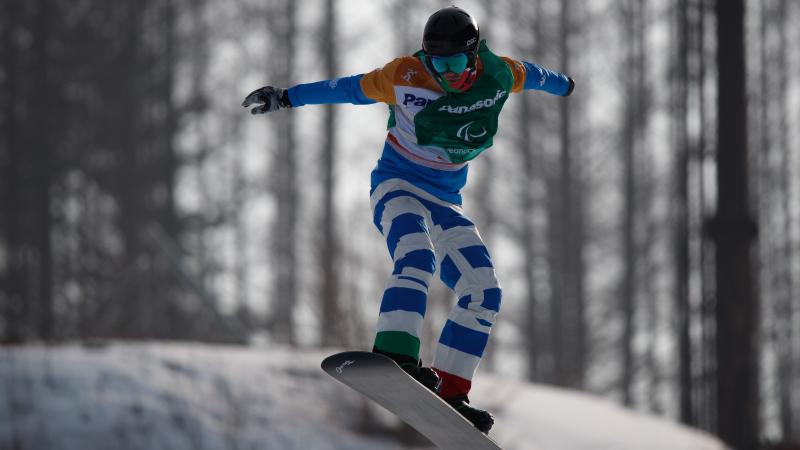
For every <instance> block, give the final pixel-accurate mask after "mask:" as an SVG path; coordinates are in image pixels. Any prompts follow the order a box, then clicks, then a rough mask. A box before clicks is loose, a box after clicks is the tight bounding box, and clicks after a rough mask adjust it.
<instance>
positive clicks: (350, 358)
mask: <svg viewBox="0 0 800 450" xmlns="http://www.w3.org/2000/svg"><path fill="white" fill-rule="evenodd" d="M322 370H324V371H325V372H327V373H328V375H330V376H332V377H333V378H336V379H337V380H339V381H340V382H342V383H344V384H346V385H347V386H349V387H350V388H352V389H354V390H356V391H358V392H360V393H362V394H364V395H366V396H367V397H369V398H370V399H371V400H373V401H374V402H375V403H377V404H378V405H380V406H382V407H383V408H385V409H387V410H388V411H389V412H391V413H393V414H394V415H396V416H397V417H399V418H400V419H402V420H403V421H404V422H405V423H407V424H409V425H411V426H412V427H414V429H416V430H417V431H419V432H420V433H421V434H422V435H424V436H425V437H426V438H428V439H429V440H430V441H431V442H433V443H434V444H436V445H437V446H438V447H439V448H441V449H445V450H451V449H452V450H502V449H501V448H500V446H498V445H497V444H496V443H495V442H494V441H493V440H492V439H490V438H489V436H487V435H485V434H484V433H482V432H481V431H479V430H478V429H477V428H475V426H473V425H472V423H471V422H470V421H468V420H467V419H465V418H464V417H463V416H462V415H461V414H459V413H458V412H457V411H456V410H455V409H453V408H452V407H451V406H450V405H448V404H447V403H446V402H445V401H444V400H442V399H441V398H440V397H439V396H438V395H436V394H434V393H433V392H431V391H430V390H428V388H426V387H425V386H423V385H422V384H420V383H419V382H418V381H417V380H415V379H414V378H412V377H411V376H410V375H408V374H407V373H406V372H405V371H404V370H403V369H401V368H400V366H398V365H397V363H395V362H394V361H393V360H392V359H391V358H388V357H386V356H383V355H380V354H377V353H372V352H362V351H349V352H343V353H337V354H335V355H331V356H329V357H327V358H325V359H324V360H323V361H322Z"/></svg>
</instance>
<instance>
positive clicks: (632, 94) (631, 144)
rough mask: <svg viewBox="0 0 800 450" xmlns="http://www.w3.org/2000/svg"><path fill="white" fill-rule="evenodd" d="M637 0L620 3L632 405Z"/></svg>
mask: <svg viewBox="0 0 800 450" xmlns="http://www.w3.org/2000/svg"><path fill="white" fill-rule="evenodd" d="M636 3H638V2H637V1H635V0H634V1H629V2H626V3H625V4H624V6H622V8H623V10H622V21H623V27H624V29H625V30H626V35H628V36H630V37H631V39H630V44H629V45H630V47H629V48H628V49H627V56H626V61H627V63H626V64H624V67H625V69H624V72H625V73H626V74H627V75H626V79H627V82H626V83H625V85H627V86H631V87H629V88H627V89H626V91H627V94H626V100H625V122H624V124H623V130H622V145H621V149H622V163H623V169H622V170H623V191H622V192H623V198H624V206H623V208H624V209H623V212H622V213H623V225H622V245H623V250H622V253H623V264H624V269H623V270H624V272H623V275H622V277H623V278H622V286H621V292H620V298H621V302H622V303H621V305H620V312H621V314H622V319H623V327H622V342H621V344H622V373H621V379H620V389H621V392H622V401H623V403H624V404H625V405H632V404H633V398H632V392H631V389H632V386H633V381H634V370H635V368H634V362H635V361H634V359H635V355H634V349H633V339H634V336H635V334H636V330H635V329H634V316H635V315H636V308H635V298H636V280H637V270H636V268H637V254H636V247H637V243H636V206H637V202H636V191H637V190H636V187H637V186H636V176H637V175H636V162H635V151H636V138H637V129H638V127H639V126H640V122H639V120H640V117H639V116H638V115H637V107H636V103H637V100H638V99H637V96H638V95H640V93H641V92H640V90H639V86H638V85H637V81H638V77H637V75H638V70H639V65H638V62H639V60H640V57H641V54H640V52H639V50H640V45H641V38H642V36H640V34H639V33H637V25H636V21H637V20H638V19H639V17H638V15H637V13H636V11H635V6H634V5H635V4H636Z"/></svg>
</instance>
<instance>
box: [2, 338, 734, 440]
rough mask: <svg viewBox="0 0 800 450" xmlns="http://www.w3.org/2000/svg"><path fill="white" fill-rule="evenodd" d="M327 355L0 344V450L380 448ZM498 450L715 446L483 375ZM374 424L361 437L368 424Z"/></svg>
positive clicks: (661, 422)
mask: <svg viewBox="0 0 800 450" xmlns="http://www.w3.org/2000/svg"><path fill="white" fill-rule="evenodd" d="M334 351H335V350H330V351H296V350H292V349H289V348H270V349H266V348H242V347H227V346H209V345H199V344H185V343H181V344H177V343H164V342H153V343H112V344H109V345H102V346H95V347H84V346H80V345H64V346H50V347H48V346H38V345H37V346H25V347H4V348H0V449H15V450H31V449H35V450H39V449H48V450H50V449H52V450H78V449H80V450H86V449H115V450H116V449H120V450H122V449H136V450H140V449H147V450H158V449H175V450H183V449H186V450H189V449H191V450H199V449H221V450H222V449H224V450H240V449H241V450H244V449H276V450H283V449H298V450H300V449H302V450H327V449H331V450H332V449H337V450H338V449H347V450H351V449H352V450H361V449H363V450H384V449H385V450H388V449H402V448H425V446H424V445H422V444H419V443H417V444H416V446H414V445H411V444H403V443H401V442H400V441H399V440H398V439H397V438H396V434H392V433H391V431H393V430H398V429H399V427H400V426H399V424H397V423H395V422H394V420H395V419H394V418H393V417H392V416H390V415H388V413H385V412H383V411H382V410H377V409H375V408H372V407H371V406H370V405H369V404H368V402H366V401H364V400H363V399H362V398H361V397H360V396H359V395H357V394H355V393H353V392H351V391H349V389H347V388H346V387H345V386H344V385H341V384H339V383H338V382H336V381H335V380H333V379H331V378H329V377H328V376H327V375H326V374H325V373H324V372H322V370H321V369H320V368H319V363H320V361H321V360H322V358H323V357H324V356H325V355H326V354H330V353H333V352H334ZM470 397H471V398H472V400H473V402H474V403H475V404H476V405H480V406H486V407H487V408H489V409H490V410H491V411H493V412H494V413H495V417H496V421H497V422H496V425H495V428H494V429H493V430H492V433H491V434H492V436H493V437H494V439H495V440H496V441H498V443H499V444H500V445H501V446H503V448H505V449H507V450H514V449H516V450H523V449H536V450H587V449H591V450H683V449H685V450H723V449H724V448H725V447H724V446H723V445H722V444H721V443H720V442H719V441H718V440H716V439H715V438H713V437H711V436H709V435H707V434H703V433H701V432H698V431H694V430H691V429H688V428H685V427H682V426H679V425H677V424H674V423H672V422H670V421H668V420H665V419H661V418H656V417H650V416H645V415H641V414H638V413H634V412H631V411H628V410H625V409H622V408H620V407H618V406H616V405H614V404H613V403H611V402H609V401H606V400H603V399H599V398H596V397H592V396H589V395H586V394H581V393H576V392H572V391H566V390H560V389H554V388H549V387H543V386H539V385H532V384H527V383H521V382H518V381H513V380H507V379H504V378H499V377H493V376H490V375H485V374H479V376H478V377H477V379H476V380H475V386H474V388H473V393H472V394H471V395H470ZM366 422H371V423H373V424H378V425H379V427H378V430H379V431H380V430H383V432H376V431H375V427H374V426H373V427H372V428H371V429H372V430H373V431H372V432H369V433H367V432H365V431H364V430H365V429H366V428H365V426H364V424H365V423H366Z"/></svg>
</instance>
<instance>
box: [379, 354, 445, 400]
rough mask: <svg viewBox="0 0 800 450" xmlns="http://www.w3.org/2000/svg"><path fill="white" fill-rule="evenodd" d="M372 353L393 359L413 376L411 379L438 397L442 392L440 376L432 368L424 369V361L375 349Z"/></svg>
mask: <svg viewBox="0 0 800 450" xmlns="http://www.w3.org/2000/svg"><path fill="white" fill-rule="evenodd" d="M372 352H373V353H379V354H381V355H384V356H388V357H389V358H392V359H393V360H394V362H396V363H397V365H398V366H400V368H401V369H403V370H404V371H405V372H406V373H407V374H409V375H411V378H413V379H415V380H417V381H418V382H419V383H420V384H421V385H423V386H425V387H426V388H428V389H430V390H431V391H432V392H433V393H434V394H437V395H438V394H439V392H440V391H441V388H442V379H441V378H439V374H437V373H436V372H435V371H434V370H433V369H431V368H430V367H422V361H420V360H416V359H414V358H412V357H410V356H406V355H398V354H396V353H390V352H385V351H382V350H378V349H376V348H373V349H372Z"/></svg>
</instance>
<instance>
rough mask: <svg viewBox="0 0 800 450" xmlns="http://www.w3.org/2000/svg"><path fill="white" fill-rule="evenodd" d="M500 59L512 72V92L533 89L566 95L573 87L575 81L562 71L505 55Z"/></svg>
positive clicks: (570, 92)
mask: <svg viewBox="0 0 800 450" xmlns="http://www.w3.org/2000/svg"><path fill="white" fill-rule="evenodd" d="M502 59H503V60H504V61H505V62H506V64H508V67H509V68H510V69H511V72H512V73H513V74H514V87H513V89H512V91H513V92H522V91H523V90H529V89H535V90H537V91H545V92H547V93H549V94H553V95H561V96H564V97H566V96H568V95H570V94H572V90H573V89H575V81H574V80H573V79H572V78H571V77H569V76H567V75H564V74H563V73H558V72H556V71H554V70H550V69H548V68H546V67H542V66H540V65H538V64H535V63H532V62H528V61H517V60H515V59H511V58H508V57H505V56H504V57H502Z"/></svg>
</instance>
